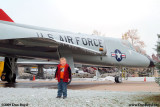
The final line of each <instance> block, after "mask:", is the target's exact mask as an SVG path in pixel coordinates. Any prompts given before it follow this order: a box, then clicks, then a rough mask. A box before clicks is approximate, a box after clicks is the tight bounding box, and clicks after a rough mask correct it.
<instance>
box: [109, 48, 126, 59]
mask: <svg viewBox="0 0 160 107" xmlns="http://www.w3.org/2000/svg"><path fill="white" fill-rule="evenodd" d="M111 56H112V57H115V58H116V60H117V61H118V62H120V61H122V59H123V58H126V54H125V53H121V51H120V50H118V49H116V50H115V51H114V52H111Z"/></svg>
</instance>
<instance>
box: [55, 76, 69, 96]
mask: <svg viewBox="0 0 160 107" xmlns="http://www.w3.org/2000/svg"><path fill="white" fill-rule="evenodd" d="M62 93H63V97H67V82H63V79H60V82H58V93H57V94H58V95H57V96H59V97H61V96H62Z"/></svg>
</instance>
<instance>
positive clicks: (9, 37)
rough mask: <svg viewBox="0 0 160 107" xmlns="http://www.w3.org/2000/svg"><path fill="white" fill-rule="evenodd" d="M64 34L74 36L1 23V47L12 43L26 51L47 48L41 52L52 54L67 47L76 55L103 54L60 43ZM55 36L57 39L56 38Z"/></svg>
mask: <svg viewBox="0 0 160 107" xmlns="http://www.w3.org/2000/svg"><path fill="white" fill-rule="evenodd" d="M42 33H43V35H42ZM64 33H65V34H68V35H73V34H72V33H70V32H65V31H59V30H54V29H46V28H42V27H35V26H28V25H22V24H16V23H13V22H7V21H0V41H1V43H0V47H4V45H5V46H7V45H6V43H10V44H11V45H12V46H15V47H24V49H25V48H29V47H35V48H36V49H38V48H37V47H45V48H44V49H43V48H41V50H42V51H48V52H50V51H53V50H54V51H56V50H57V49H58V47H59V46H66V47H67V48H70V49H71V50H72V52H75V53H76V52H77V53H80V54H89V55H102V54H103V53H102V52H100V51H99V50H94V49H90V48H89V47H84V46H81V45H75V44H71V43H67V42H63V41H60V40H59V38H58V35H61V34H64ZM53 35H55V36H56V37H55V38H54V36H53ZM53 38H54V39H53ZM12 46H11V47H12ZM47 49H48V50H47ZM77 50H78V51H77ZM39 51H40V50H39Z"/></svg>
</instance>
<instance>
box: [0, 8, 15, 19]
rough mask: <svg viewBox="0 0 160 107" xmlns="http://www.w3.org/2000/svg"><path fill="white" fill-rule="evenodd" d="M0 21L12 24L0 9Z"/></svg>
mask: <svg viewBox="0 0 160 107" xmlns="http://www.w3.org/2000/svg"><path fill="white" fill-rule="evenodd" d="M0 20H3V21H8V22H14V21H13V20H12V19H11V18H10V17H9V16H8V15H7V14H6V13H5V12H4V11H3V10H2V9H0Z"/></svg>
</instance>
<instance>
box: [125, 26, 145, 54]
mask: <svg viewBox="0 0 160 107" xmlns="http://www.w3.org/2000/svg"><path fill="white" fill-rule="evenodd" d="M122 39H124V40H128V41H129V42H130V43H131V44H132V46H133V47H134V49H135V50H136V51H137V52H139V53H142V54H146V51H145V50H144V47H145V43H144V41H142V40H140V36H138V30H137V29H131V30H128V31H127V32H126V33H124V34H123V35H122Z"/></svg>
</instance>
